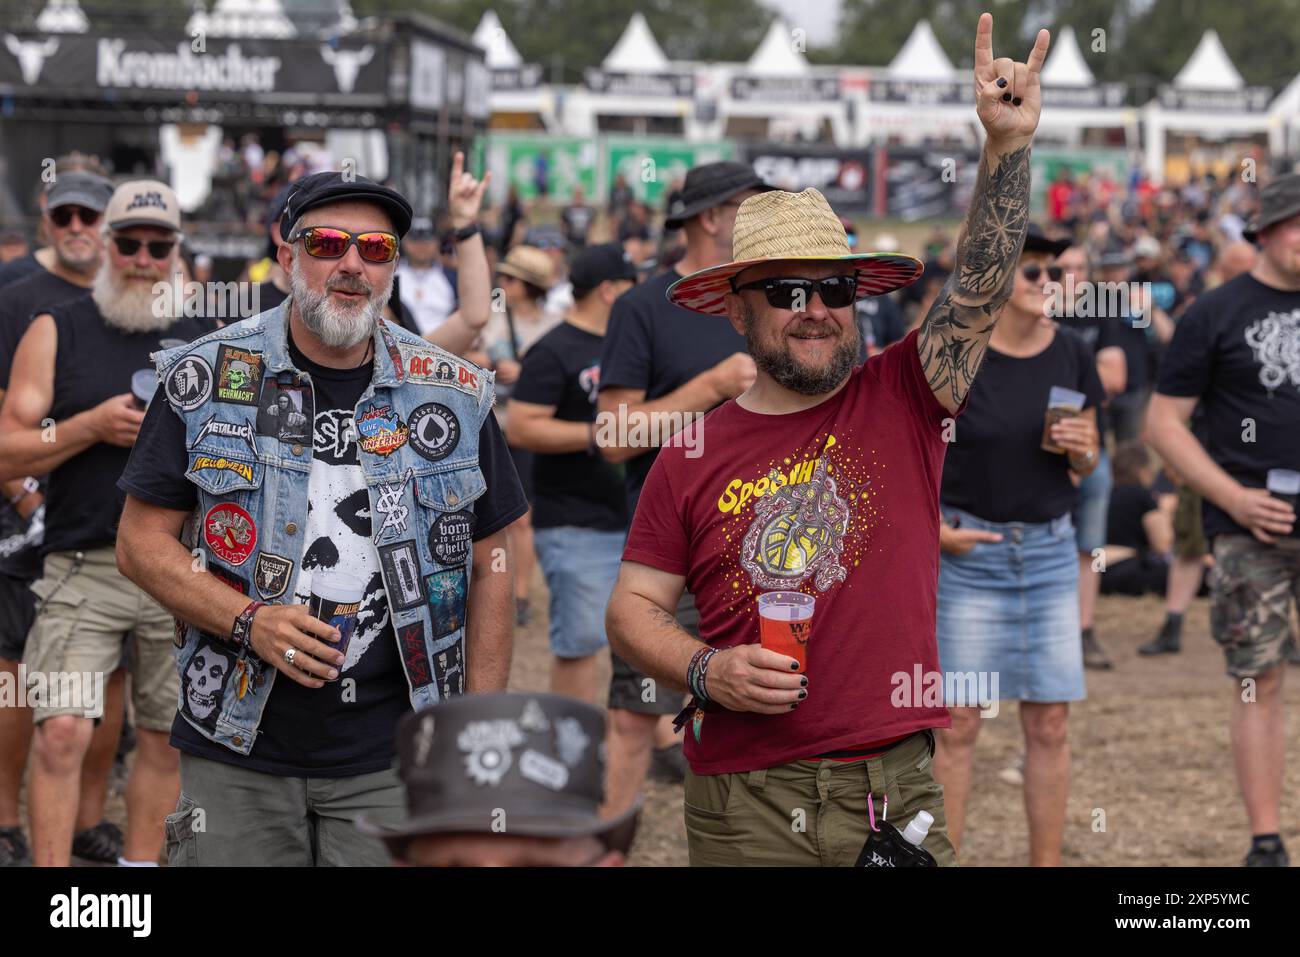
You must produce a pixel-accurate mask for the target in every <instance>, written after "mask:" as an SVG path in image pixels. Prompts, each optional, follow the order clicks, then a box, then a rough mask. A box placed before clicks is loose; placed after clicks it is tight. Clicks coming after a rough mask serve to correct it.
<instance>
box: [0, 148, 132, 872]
mask: <svg viewBox="0 0 1300 957" xmlns="http://www.w3.org/2000/svg"><path fill="white" fill-rule="evenodd" d="M112 195H113V184H112V183H110V182H109V181H108V180H106V179H105V178H104V177H102V176H99V175H97V174H95V173H91V172H86V171H81V170H65V171H59V170H58V169H57V168H56V170H55V180H54V182H53V183H51V184H50V186H49V188H48V189H47V190H46V191H45V193H44V197H43V198H44V208H43V209H42V211H41V220H42V225H43V231H44V234H45V235H46V236H47V237H48V238H49V245H48V246H46V247H45V248H43V249H40V250H37V252H36V253H35V255H34V257H33V262H34V264H35V267H36V268H35V270H34V271H33V272H31V273H29V274H27V275H25V276H22V277H21V278H19V279H16V280H14V281H13V282H10V283H8V284H4V285H0V288H3V290H4V295H3V297H0V401H3V399H4V394H5V391H6V390H7V389H8V388H9V370H10V367H11V365H12V364H13V359H14V352H15V351H16V350H17V348H18V342H19V340H20V339H21V338H22V336H23V333H25V332H26V331H27V327H28V325H29V324H30V323H31V320H32V317H33V316H35V315H37V314H38V313H41V312H44V311H45V310H46V309H47V308H49V307H50V306H53V305H55V304H57V303H60V302H63V301H64V300H67V299H72V298H75V297H77V296H81V295H84V294H85V292H86V290H87V289H89V288H90V286H91V283H92V282H93V281H94V278H95V273H96V272H97V271H98V269H99V263H100V253H101V242H100V238H99V235H98V231H97V229H96V226H97V225H98V222H99V219H100V217H101V215H102V214H103V212H104V207H105V206H107V205H108V200H109V198H110V197H111V196H112ZM44 498H45V486H44V482H43V480H42V479H41V478H39V477H37V476H23V477H22V478H19V479H14V480H11V481H8V482H4V483H0V671H3V672H5V673H7V674H10V675H13V676H16V675H17V673H18V663H19V662H20V661H21V660H22V657H23V649H24V648H25V646H26V644H27V633H28V630H29V629H30V628H31V623H32V618H33V617H34V616H35V614H36V597H35V595H33V594H32V591H31V587H30V586H31V584H32V582H34V581H35V580H36V579H37V578H38V577H40V571H41V560H40V555H39V546H40V542H41V534H42V530H43V528H44V515H45V507H44ZM111 684H112V687H111V688H110V689H109V697H110V698H112V699H115V700H113V701H111V702H110V704H109V707H110V709H111V712H110V717H109V719H108V720H107V721H104V722H102V723H101V725H100V728H99V729H98V731H97V734H96V737H97V738H103V739H104V740H102V741H98V742H97V744H98V745H99V746H98V747H92V754H93V755H94V756H95V757H94V759H92V760H88V761H87V769H88V772H89V773H87V775H86V780H85V782H83V790H84V791H85V793H87V794H98V795H99V799H98V800H95V799H93V798H92V799H88V800H87V801H84V802H83V814H82V815H81V821H80V823H81V824H83V825H84V827H82V828H81V831H82V832H85V831H87V830H89V829H90V828H91V827H93V826H95V825H97V824H99V821H100V817H101V816H102V811H103V794H104V788H105V785H106V784H107V775H108V772H109V767H110V764H111V752H112V751H113V750H114V748H115V741H116V738H117V735H118V732H119V731H120V729H121V720H120V718H119V717H118V713H120V711H121V707H120V697H121V686H122V681H121V677H120V674H119V676H118V677H117V678H116V679H115V680H114V681H113V682H111ZM31 730H32V725H31V712H30V711H29V710H28V709H26V708H6V709H4V710H3V712H0V761H3V762H5V766H4V768H3V771H2V772H0V861H3V860H4V858H5V855H6V849H5V848H6V838H8V841H7V843H8V844H11V845H14V846H15V848H16V856H17V857H19V858H21V859H26V854H25V845H21V846H19V845H20V843H21V841H22V835H21V831H20V830H19V829H18V827H17V821H18V817H17V814H18V792H19V786H20V784H21V779H22V774H23V769H24V768H25V767H26V765H27V754H28V750H29V744H30V739H31ZM109 739H112V740H109ZM101 752H102V753H103V757H105V758H107V759H108V760H103V761H101V760H97V759H98V758H99V757H100V756H101V755H100V753H101ZM86 812H90V813H94V815H95V819H94V820H93V821H92V820H86V819H85V817H86ZM82 843H84V841H83V842H82ZM119 843H120V842H119ZM79 850H82V851H88V850H89V849H88V848H84V847H83V848H79ZM120 850H121V848H120V846H119V847H118V848H117V851H120ZM110 852H111V856H112V859H113V860H114V861H116V860H117V856H118V855H117V852H114V851H112V849H111V848H110Z"/></svg>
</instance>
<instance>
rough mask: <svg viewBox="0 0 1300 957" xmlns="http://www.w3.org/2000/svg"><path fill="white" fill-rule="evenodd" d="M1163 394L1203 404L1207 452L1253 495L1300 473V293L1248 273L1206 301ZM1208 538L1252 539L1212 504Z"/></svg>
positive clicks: (1177, 351)
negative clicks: (1276, 476)
mask: <svg viewBox="0 0 1300 957" xmlns="http://www.w3.org/2000/svg"><path fill="white" fill-rule="evenodd" d="M1156 391H1157V392H1159V393H1161V394H1162V395H1169V396H1180V397H1184V398H1193V397H1195V398H1197V399H1199V400H1200V403H1199V407H1200V408H1201V409H1203V410H1204V419H1203V421H1202V424H1201V428H1200V430H1199V431H1200V433H1201V435H1202V439H1203V441H1204V443H1205V450H1206V452H1208V453H1209V455H1210V458H1212V459H1214V461H1215V462H1217V463H1218V464H1219V465H1220V466H1221V467H1222V468H1223V470H1224V471H1225V472H1227V473H1228V474H1229V475H1231V476H1232V477H1233V478H1235V479H1236V480H1237V481H1239V482H1241V484H1243V485H1246V486H1249V487H1252V488H1263V487H1264V486H1265V483H1266V480H1267V477H1268V472H1269V469H1291V470H1293V471H1300V292H1289V291H1287V290H1284V289H1274V288H1272V287H1271V286H1266V285H1264V284H1263V283H1262V282H1260V281H1259V280H1258V279H1256V278H1255V277H1253V276H1251V275H1250V274H1249V273H1243V274H1242V275H1240V276H1238V277H1237V278H1236V279H1232V280H1230V281H1228V282H1225V283H1224V284H1223V285H1222V286H1219V287H1217V288H1216V289H1212V290H1210V291H1209V292H1207V293H1205V294H1204V295H1202V296H1200V297H1199V298H1198V299H1197V300H1196V302H1194V303H1193V304H1192V305H1191V306H1190V307H1189V308H1188V310H1187V312H1186V313H1184V314H1183V317H1182V319H1180V320H1179V321H1178V328H1177V329H1176V330H1175V332H1174V338H1173V341H1172V342H1171V343H1170V344H1169V350H1168V351H1167V352H1166V353H1165V358H1164V362H1163V363H1162V364H1161V367H1160V375H1159V379H1158V381H1157V384H1156ZM1204 510H1205V534H1206V535H1207V536H1209V537H1213V536H1215V535H1233V534H1235V535H1245V534H1249V533H1248V532H1247V531H1246V530H1245V529H1243V528H1242V527H1241V526H1239V525H1238V524H1237V523H1236V522H1234V521H1233V520H1232V518H1231V517H1230V516H1229V515H1228V513H1227V512H1224V511H1223V510H1222V509H1220V508H1219V507H1218V506H1217V505H1215V504H1214V503H1213V502H1211V501H1209V500H1208V499H1206V501H1205V505H1204Z"/></svg>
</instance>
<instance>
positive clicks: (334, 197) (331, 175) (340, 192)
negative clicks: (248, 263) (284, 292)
mask: <svg viewBox="0 0 1300 957" xmlns="http://www.w3.org/2000/svg"><path fill="white" fill-rule="evenodd" d="M344 202H362V203H374V204H375V205H376V206H379V207H380V208H382V209H383V210H384V212H386V213H387V214H388V217H389V218H390V219H391V220H392V221H393V232H395V233H397V235H398V236H399V237H401V236H405V235H406V232H407V230H409V229H410V228H411V216H412V215H413V212H414V211H413V210H412V209H411V204H410V203H408V202H407V201H406V197H405V196H403V195H402V194H401V193H399V192H398V191H397V190H395V189H392V188H390V187H388V186H381V185H380V184H379V183H376V182H375V181H374V180H372V179H367V178H366V177H364V176H361V175H359V174H356V173H349V174H348V176H347V178H346V179H344V176H343V174H342V173H336V172H328V173H313V174H312V175H311V176H304V177H303V178H302V179H300V180H298V182H296V183H294V184H293V187H292V191H291V192H290V193H289V197H288V199H287V200H285V204H284V215H283V216H282V217H281V219H280V238H281V239H283V240H286V241H287V240H288V239H289V234H290V230H291V229H293V225H294V223H296V222H297V221H298V217H300V216H301V215H302V214H303V213H305V212H307V210H309V209H314V208H315V207H317V206H324V205H325V204H326V203H344Z"/></svg>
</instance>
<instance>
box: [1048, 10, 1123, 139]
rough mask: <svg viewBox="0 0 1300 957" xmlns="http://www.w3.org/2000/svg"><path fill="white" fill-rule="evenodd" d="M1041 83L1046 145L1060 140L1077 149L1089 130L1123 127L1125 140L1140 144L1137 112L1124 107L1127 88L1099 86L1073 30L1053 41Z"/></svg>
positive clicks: (1065, 31) (1068, 30)
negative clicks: (1085, 132)
mask: <svg viewBox="0 0 1300 957" xmlns="http://www.w3.org/2000/svg"><path fill="white" fill-rule="evenodd" d="M1039 82H1040V83H1041V84H1042V97H1043V115H1042V119H1041V120H1040V122H1039V129H1040V130H1041V131H1042V132H1043V133H1044V134H1045V136H1044V140H1045V141H1051V140H1057V141H1060V143H1061V144H1063V145H1067V146H1071V147H1077V146H1078V145H1079V144H1080V140H1081V139H1082V137H1083V133H1084V131H1085V130H1087V129H1095V128H1103V129H1105V128H1114V127H1120V126H1122V127H1123V128H1124V130H1125V139H1126V140H1127V141H1129V142H1133V143H1136V142H1137V140H1138V116H1137V111H1136V110H1133V109H1128V108H1125V107H1124V98H1125V96H1126V93H1127V91H1126V89H1125V85H1124V84H1123V83H1106V84H1098V83H1097V78H1096V77H1095V76H1094V75H1093V72H1092V70H1091V68H1089V66H1088V63H1087V61H1086V60H1084V58H1083V51H1082V50H1080V49H1079V40H1078V38H1077V37H1076V36H1075V35H1074V28H1073V27H1071V26H1068V25H1067V26H1064V27H1062V28H1061V32H1060V33H1059V34H1057V35H1056V36H1054V37H1053V38H1052V48H1051V51H1050V52H1049V53H1048V54H1047V62H1046V63H1044V64H1043V72H1042V73H1041V74H1040V75H1039Z"/></svg>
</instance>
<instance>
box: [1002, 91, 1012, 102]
mask: <svg viewBox="0 0 1300 957" xmlns="http://www.w3.org/2000/svg"><path fill="white" fill-rule="evenodd" d="M1002 102H1003V103H1010V102H1011V94H1010V93H1003V94H1002Z"/></svg>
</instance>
